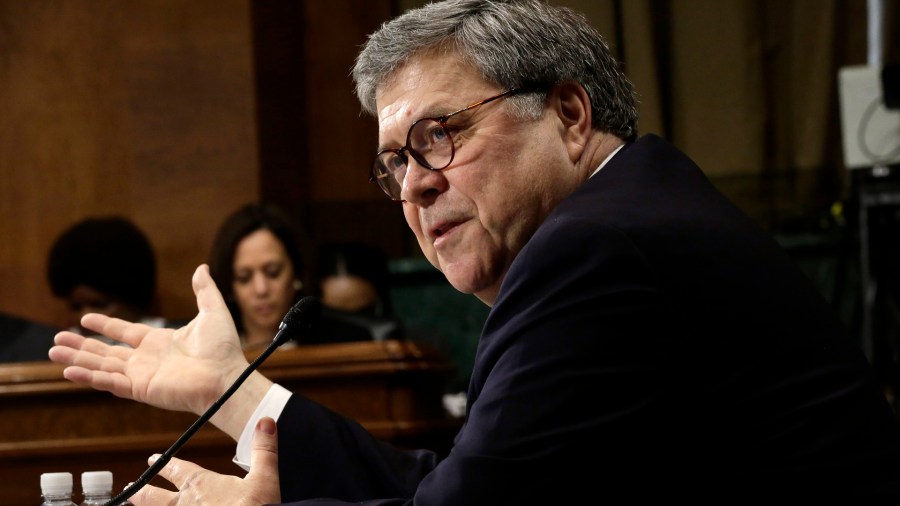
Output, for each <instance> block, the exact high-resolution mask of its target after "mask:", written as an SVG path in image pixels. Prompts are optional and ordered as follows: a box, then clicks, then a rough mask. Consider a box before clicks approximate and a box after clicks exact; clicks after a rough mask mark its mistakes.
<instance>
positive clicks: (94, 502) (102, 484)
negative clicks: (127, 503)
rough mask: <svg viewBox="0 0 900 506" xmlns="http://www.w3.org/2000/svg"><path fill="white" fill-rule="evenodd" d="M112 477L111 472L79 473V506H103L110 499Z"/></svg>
mask: <svg viewBox="0 0 900 506" xmlns="http://www.w3.org/2000/svg"><path fill="white" fill-rule="evenodd" d="M112 487H113V476H112V472H111V471H86V472H83V473H81V491H82V492H83V493H84V501H82V503H81V506H103V505H104V504H106V503H107V502H109V500H110V499H112Z"/></svg>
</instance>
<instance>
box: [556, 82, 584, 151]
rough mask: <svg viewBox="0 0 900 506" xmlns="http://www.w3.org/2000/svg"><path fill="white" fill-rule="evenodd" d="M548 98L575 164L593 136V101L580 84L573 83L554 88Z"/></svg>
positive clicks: (563, 83)
mask: <svg viewBox="0 0 900 506" xmlns="http://www.w3.org/2000/svg"><path fill="white" fill-rule="evenodd" d="M548 98H549V99H550V100H549V102H550V103H551V104H553V107H554V112H555V113H556V115H557V117H558V118H559V128H560V135H561V137H562V139H563V142H565V144H566V150H567V151H568V153H569V159H570V160H571V161H572V162H573V163H574V162H575V161H576V160H578V159H579V158H580V157H581V155H582V153H583V152H584V148H585V146H586V145H587V142H588V139H589V138H590V136H591V99H590V97H588V94H587V91H585V89H584V88H583V87H582V86H581V85H580V84H578V83H576V82H571V81H567V82H562V83H559V84H557V85H556V86H554V87H553V88H552V89H551V90H550V93H549V97H548Z"/></svg>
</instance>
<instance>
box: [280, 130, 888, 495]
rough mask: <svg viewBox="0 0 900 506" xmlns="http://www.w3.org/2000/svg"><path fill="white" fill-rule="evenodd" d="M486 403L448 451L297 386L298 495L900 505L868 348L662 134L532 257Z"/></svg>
mask: <svg viewBox="0 0 900 506" xmlns="http://www.w3.org/2000/svg"><path fill="white" fill-rule="evenodd" d="M468 399H469V410H468V415H467V420H466V423H465V426H464V427H463V428H462V429H461V431H460V432H459V434H458V435H457V437H456V440H455V445H454V448H453V450H452V452H451V454H450V455H449V456H448V457H447V458H445V459H443V460H441V459H439V458H438V457H437V456H436V455H434V454H431V453H428V452H417V453H399V452H394V451H392V450H389V449H387V448H386V447H384V446H382V445H380V444H378V443H375V442H374V441H372V440H371V439H370V438H369V437H368V436H367V435H366V434H365V432H364V431H363V430H362V429H360V427H359V426H357V425H355V424H353V423H352V422H348V421H345V420H343V419H341V418H340V417H338V416H335V415H334V414H332V413H329V412H327V411H325V410H323V409H321V408H318V407H316V406H315V405H313V404H312V403H310V402H309V401H307V400H305V399H303V398H302V397H300V396H296V395H295V396H294V397H293V398H292V399H291V401H290V402H289V404H288V406H287V409H286V411H285V412H284V413H283V415H282V417H281V419H280V420H279V422H278V427H279V431H280V432H279V434H280V438H279V441H280V443H279V444H280V454H279V458H280V467H281V486H282V490H283V500H285V501H294V500H298V499H302V498H308V497H330V498H336V499H340V500H344V501H350V502H353V501H362V500H372V499H377V498H396V499H394V500H389V499H385V500H381V501H375V500H372V501H371V502H367V503H366V504H401V503H404V501H408V500H411V498H413V497H415V503H416V504H428V505H432V504H442V505H443V504H446V505H464V506H473V505H497V504H554V505H555V504H581V503H584V502H589V503H593V502H598V501H599V499H600V498H604V497H608V498H613V499H617V498H627V500H628V501H633V500H644V499H652V498H657V499H658V498H666V499H671V498H677V499H689V500H695V501H698V500H699V501H703V502H711V501H716V502H719V503H723V504H731V503H735V502H738V503H739V502H742V501H744V500H752V499H756V500H760V499H763V500H766V501H767V502H769V501H771V500H775V501H785V500H801V501H803V502H802V503H809V501H812V500H815V499H817V498H827V499H828V500H829V501H834V500H838V499H850V500H853V501H855V502H856V503H858V502H859V501H860V500H861V498H862V497H865V496H891V497H892V498H894V499H896V498H898V497H900V429H898V424H897V421H896V419H895V417H894V415H893V413H892V411H891V408H890V406H889V405H888V403H887V401H886V400H885V398H884V396H883V394H882V392H881V391H880V389H879V387H878V386H877V384H876V382H875V381H874V378H873V374H872V371H871V369H870V367H869V364H868V363H867V362H866V360H865V358H864V356H863V355H862V353H861V351H860V349H859V347H858V344H857V343H856V342H855V341H854V340H853V339H851V338H850V337H849V336H848V335H847V334H845V331H844V330H843V328H842V327H841V324H840V323H839V322H838V321H837V320H836V318H835V317H834V316H833V314H832V310H831V308H829V307H828V305H827V304H826V302H825V301H824V299H823V298H821V297H820V295H819V293H818V292H817V291H816V290H815V289H814V288H813V287H812V286H811V284H810V283H809V282H808V280H807V279H806V278H805V277H804V275H803V274H802V273H801V271H800V270H798V268H797V267H796V266H795V265H794V264H793V263H792V261H791V260H790V259H789V258H788V257H787V256H786V254H785V253H784V252H783V251H782V250H781V249H780V248H779V246H778V245H777V244H776V243H775V242H774V241H773V240H772V239H771V238H770V237H769V236H768V235H767V234H765V233H764V232H763V231H762V230H761V229H759V228H758V227H757V225H756V224H755V223H753V222H752V221H751V220H750V219H748V218H747V217H746V216H744V215H743V214H742V213H741V212H739V211H738V209H736V208H735V207H734V206H733V205H732V204H730V203H729V202H728V201H727V200H726V199H725V198H723V197H722V196H721V195H720V194H719V193H718V192H717V191H716V190H715V189H714V188H713V186H712V185H711V184H710V183H709V181H708V180H707V179H706V178H705V177H704V175H703V173H702V172H701V171H700V169H699V168H698V167H696V166H695V165H694V163H693V162H691V161H690V160H689V159H688V158H687V157H685V156H684V155H683V154H682V153H680V152H679V151H677V150H676V149H674V148H673V147H671V146H669V145H668V144H666V143H665V142H663V141H662V140H660V139H659V138H657V137H654V136H645V137H643V138H641V139H640V140H638V141H637V142H636V143H634V144H631V145H628V146H626V147H625V148H623V150H622V151H620V152H619V153H618V154H617V155H616V156H615V157H614V158H613V159H612V160H611V161H610V162H609V163H608V164H607V166H606V167H604V168H603V169H602V170H601V171H600V172H598V173H597V174H596V175H595V176H594V177H592V178H591V179H590V180H589V181H588V182H586V183H585V184H584V185H583V186H582V187H581V188H579V189H578V190H577V191H575V192H574V193H573V194H572V195H571V196H570V197H569V198H567V199H566V200H565V201H564V202H562V203H561V204H560V205H559V206H558V207H557V208H556V209H555V210H554V211H553V213H552V214H551V215H550V216H549V217H548V218H547V219H546V221H545V222H544V223H543V224H542V225H541V227H540V228H539V229H538V231H537V232H536V234H535V235H534V237H533V238H532V239H531V240H530V241H529V242H528V244H527V245H526V246H525V247H524V248H523V249H522V251H521V252H520V253H519V255H518V256H517V257H516V259H515V261H514V262H513V264H512V266H511V268H510V270H509V272H508V274H507V276H506V279H505V281H504V283H503V286H502V288H501V290H500V293H499V296H498V298H497V300H496V303H495V304H494V306H493V308H492V310H491V313H490V315H489V317H488V319H487V322H486V324H485V328H484V331H483V334H482V337H481V339H480V342H479V346H478V350H477V355H476V358H475V366H474V370H473V374H472V380H471V384H470V388H469V392H468ZM323 502H328V501H323ZM316 504H320V502H317V503H316Z"/></svg>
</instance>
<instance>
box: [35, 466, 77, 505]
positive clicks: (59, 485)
mask: <svg viewBox="0 0 900 506" xmlns="http://www.w3.org/2000/svg"><path fill="white" fill-rule="evenodd" d="M41 494H42V495H43V497H44V502H43V503H42V504H41V506H75V503H74V502H72V473H44V474H42V475H41Z"/></svg>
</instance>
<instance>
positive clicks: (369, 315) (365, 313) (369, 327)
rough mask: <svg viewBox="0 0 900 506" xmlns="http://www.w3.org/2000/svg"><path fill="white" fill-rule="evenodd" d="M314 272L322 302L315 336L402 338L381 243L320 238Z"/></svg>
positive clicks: (330, 338) (328, 338)
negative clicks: (334, 240) (375, 244)
mask: <svg viewBox="0 0 900 506" xmlns="http://www.w3.org/2000/svg"><path fill="white" fill-rule="evenodd" d="M315 278H316V286H317V288H318V291H319V295H320V296H321V298H322V306H323V311H322V321H321V324H320V325H319V331H318V332H316V333H315V336H313V338H314V339H315V340H316V341H319V342H328V341H359V340H370V339H374V340H376V341H381V340H384V339H402V338H403V336H404V331H403V325H402V323H401V321H400V319H399V318H398V317H397V316H396V315H395V314H394V311H393V305H392V304H391V294H390V271H389V269H388V260H387V255H385V253H384V252H383V251H382V250H381V249H379V248H376V247H374V246H369V245H367V244H363V243H357V242H344V243H329V244H324V245H322V246H320V247H319V249H318V251H317V255H316V270H315Z"/></svg>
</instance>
